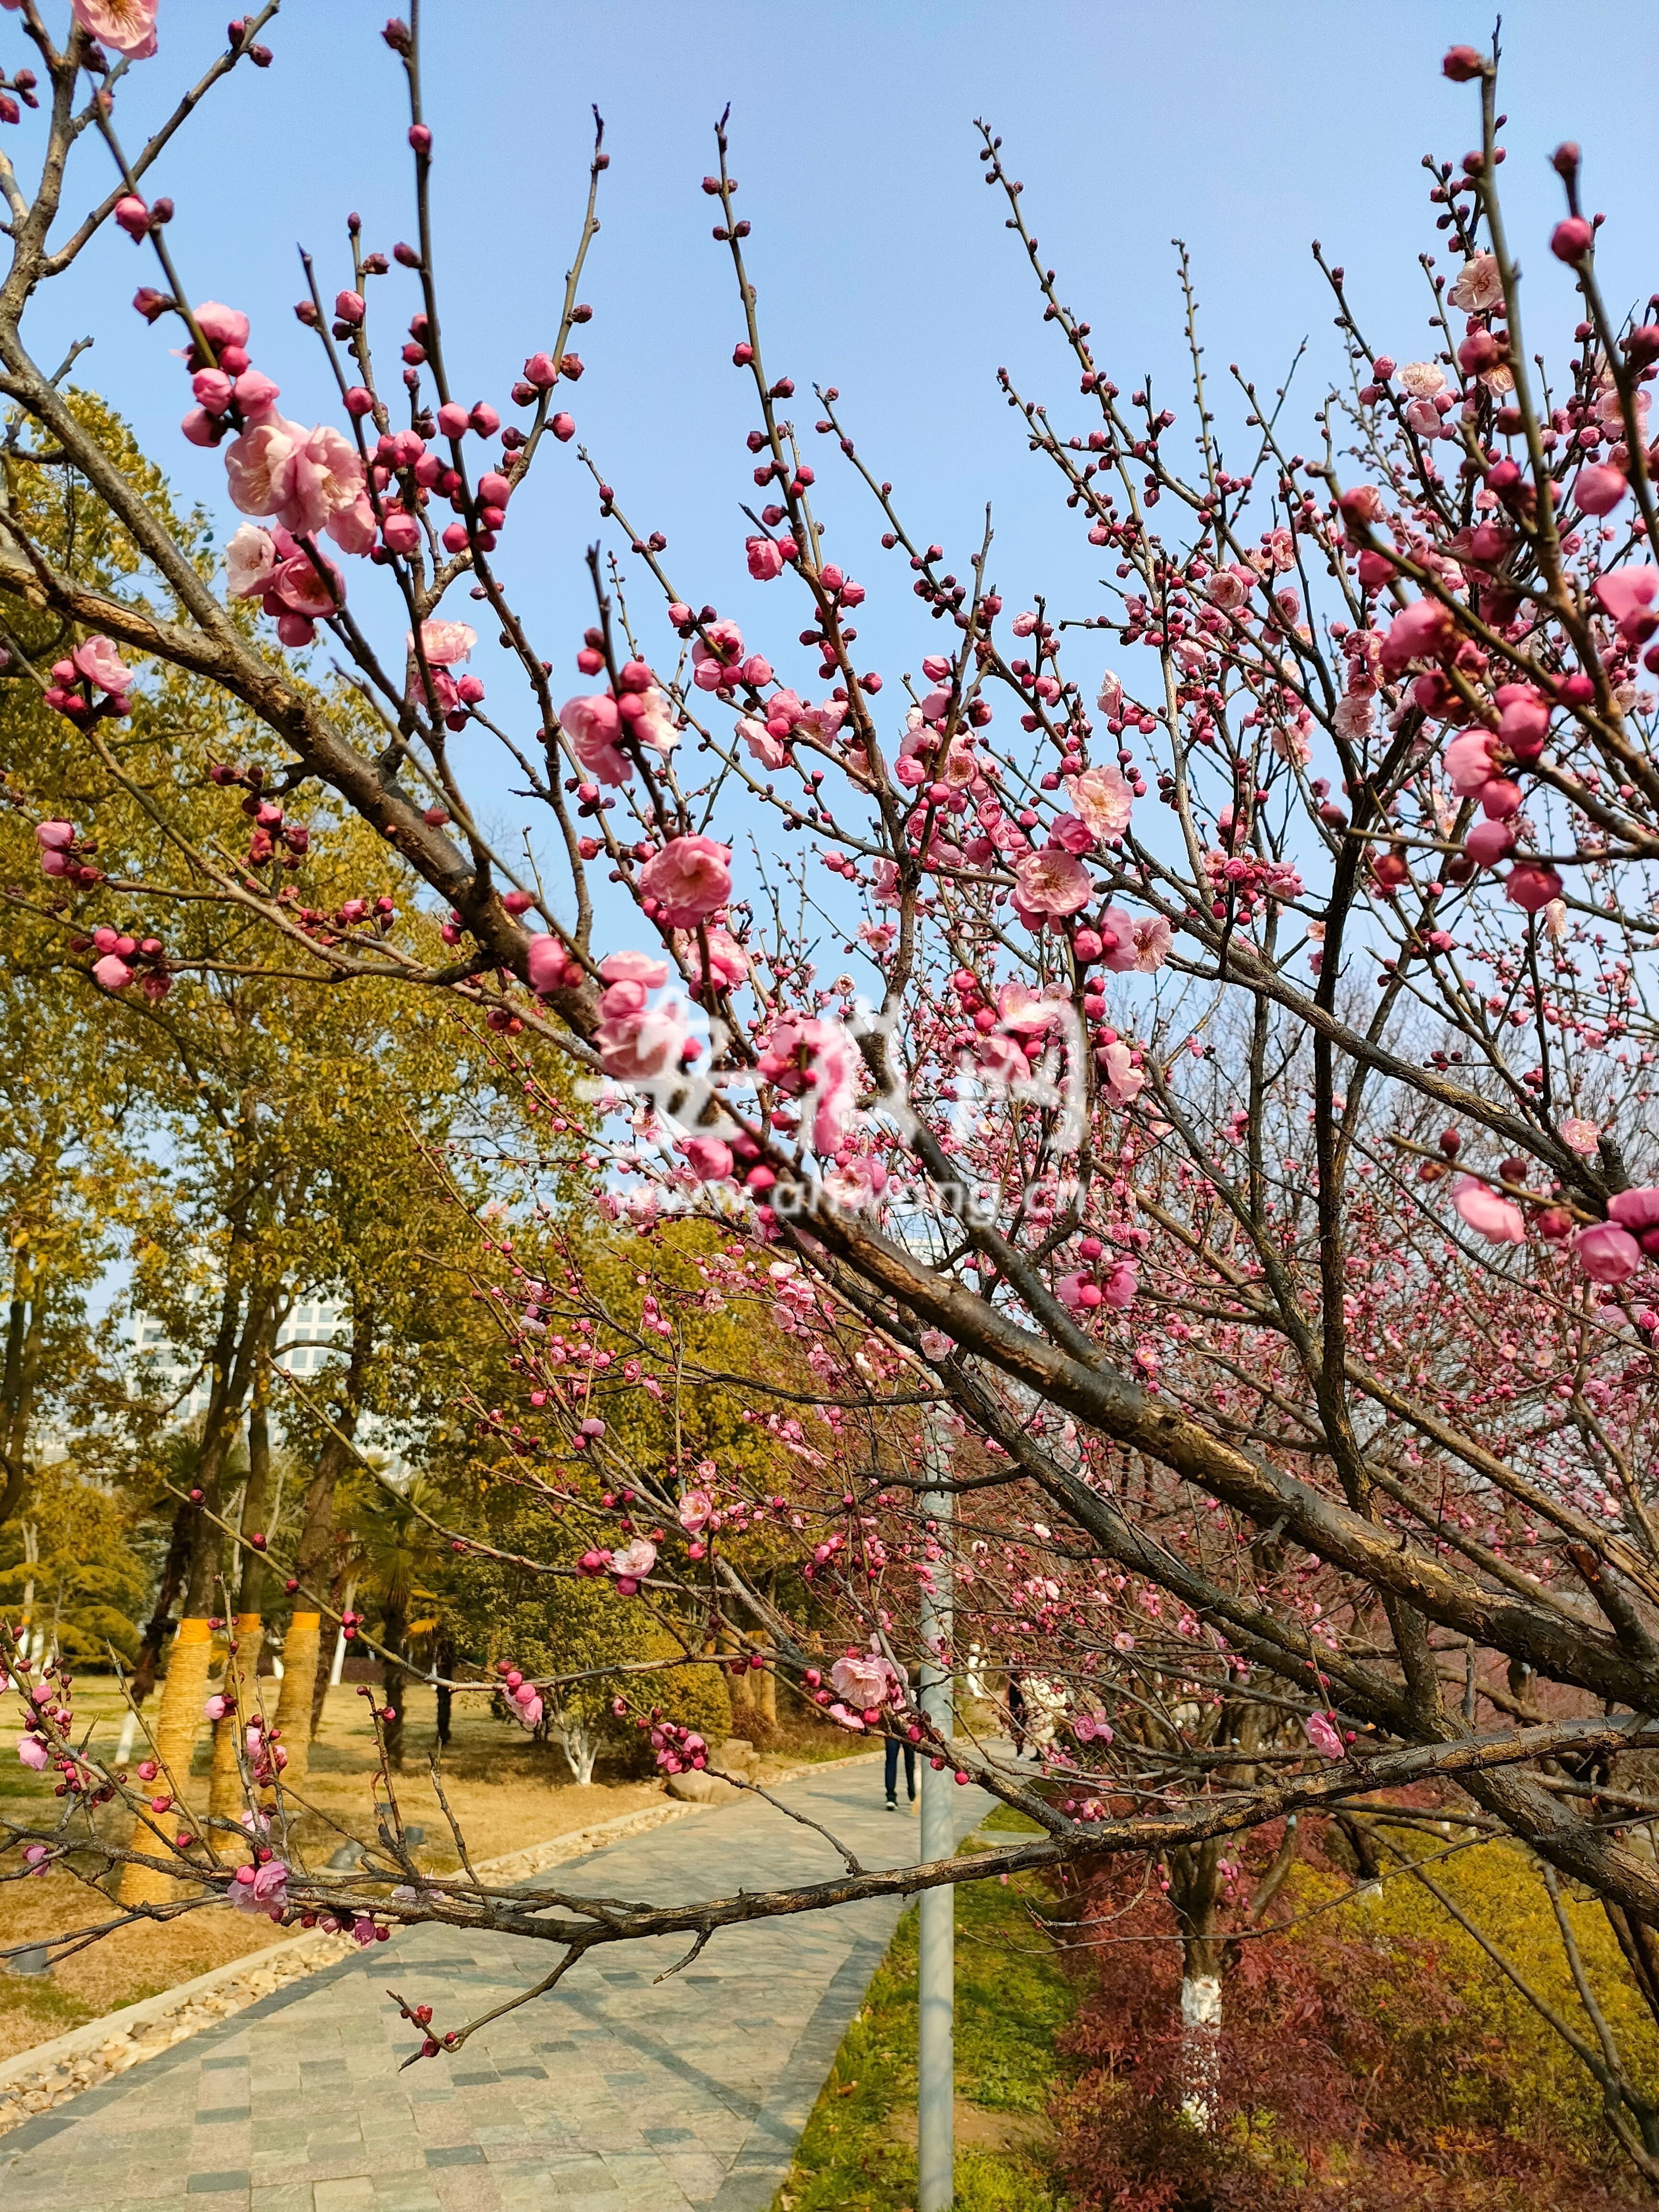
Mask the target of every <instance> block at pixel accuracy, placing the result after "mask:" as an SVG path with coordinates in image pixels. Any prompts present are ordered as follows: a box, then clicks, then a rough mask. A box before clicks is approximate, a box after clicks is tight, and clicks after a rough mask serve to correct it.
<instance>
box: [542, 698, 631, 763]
mask: <svg viewBox="0 0 1659 2212" xmlns="http://www.w3.org/2000/svg"><path fill="white" fill-rule="evenodd" d="M559 720H560V722H561V723H562V725H563V727H564V731H565V734H566V735H567V737H568V738H569V739H570V742H571V744H572V745H573V746H574V749H575V754H576V758H577V759H578V760H579V761H580V763H581V764H582V766H583V767H584V768H585V769H586V770H587V772H588V774H589V775H592V776H593V777H594V778H595V779H596V780H597V781H599V782H600V783H611V784H623V783H629V782H631V781H632V780H633V775H634V763H633V762H632V761H631V760H629V757H628V755H627V754H626V753H625V752H623V750H622V749H621V747H620V746H619V745H618V744H617V738H618V737H619V736H620V735H621V734H622V716H621V715H620V714H618V713H617V702H616V701H615V700H614V699H613V698H612V697H611V694H610V693H609V692H608V691H595V692H592V693H590V694H588V695H587V696H585V697H580V698H576V699H567V700H566V701H565V702H564V704H563V706H562V707H561V708H560V709H559Z"/></svg>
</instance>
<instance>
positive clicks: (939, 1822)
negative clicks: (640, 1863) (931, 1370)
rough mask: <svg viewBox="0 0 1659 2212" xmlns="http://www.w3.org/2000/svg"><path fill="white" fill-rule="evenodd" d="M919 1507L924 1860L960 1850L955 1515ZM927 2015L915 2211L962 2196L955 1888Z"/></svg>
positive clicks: (935, 1468) (925, 1915) (931, 1425)
mask: <svg viewBox="0 0 1659 2212" xmlns="http://www.w3.org/2000/svg"><path fill="white" fill-rule="evenodd" d="M923 1451H924V1453H925V1455H926V1466H927V1474H928V1475H929V1477H930V1478H931V1479H933V1480H939V1479H941V1478H943V1477H945V1476H946V1475H948V1474H949V1471H950V1462H949V1459H948V1457H947V1456H946V1452H945V1435H944V1425H943V1422H942V1421H941V1420H940V1419H939V1417H938V1416H937V1415H934V1414H931V1413H930V1414H929V1416H928V1418H927V1430H926V1433H925V1437H924V1441H923ZM921 1510H922V1513H923V1515H924V1516H926V1518H927V1519H928V1520H929V1521H931V1522H933V1536H934V1539H935V1541H936V1543H937V1545H938V1548H939V1558H938V1559H936V1560H935V1561H934V1562H933V1575H932V1577H930V1578H929V1579H928V1580H927V1581H924V1582H923V1583H922V1584H921V1637H922V1644H923V1650H924V1656H923V1659H922V1662H921V1710H922V1711H923V1713H924V1714H925V1715H926V1717H927V1719H928V1720H929V1721H930V1722H931V1723H933V1729H935V1731H936V1733H937V1737H938V1740H939V1741H940V1742H942V1743H943V1745H944V1746H945V1765H944V1767H943V1768H942V1769H941V1770H940V1771H939V1772H937V1773H935V1771H933V1761H932V1759H929V1758H928V1757H927V1755H926V1753H925V1752H924V1755H923V1758H922V1763H921V1856H922V1858H923V1859H924V1860H925V1861H931V1860H933V1859H947V1858H949V1857H951V1853H952V1852H953V1851H954V1850H955V1849H956V1809H955V1805H954V1802H953V1800H952V1796H951V1792H952V1791H953V1790H954V1789H955V1787H956V1784H955V1783H954V1781H953V1779H952V1778H951V1760H950V1744H951V1735H952V1734H953V1717H952V1699H951V1663H950V1644H951V1510H952V1500H951V1493H950V1492H949V1491H948V1490H931V1489H930V1490H924V1491H923V1492H921ZM920 1968H921V1971H920V1977H919V1980H920V1988H919V1992H918V1994H919V1998H920V2004H921V2020H920V2024H919V2034H918V2051H917V2060H918V2064H917V2073H916V2162H917V2166H918V2168H919V2182H918V2190H917V2196H916V2212H951V2205H952V2203H954V2202H955V2198H956V2153H955V2141H954V2135H955V2121H956V2018H955V2014H956V1891H955V1889H954V1888H952V1887H949V1886H946V1887H943V1888H939V1889H925V1890H924V1891H923V1892H922V1893H921V1960H920Z"/></svg>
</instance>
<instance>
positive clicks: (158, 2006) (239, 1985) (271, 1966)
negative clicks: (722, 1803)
mask: <svg viewBox="0 0 1659 2212" xmlns="http://www.w3.org/2000/svg"><path fill="white" fill-rule="evenodd" d="M869 1756H870V1754H869V1753H854V1756H853V1757H852V1758H851V1759H803V1760H800V1761H799V1762H798V1763H797V1764H795V1765H790V1766H787V1767H784V1768H782V1769H781V1771H779V1772H777V1773H775V1774H769V1775H767V1776H765V1777H764V1778H763V1781H762V1785H761V1786H762V1787H763V1789H768V1790H769V1789H772V1788H774V1787H775V1786H776V1785H777V1784H780V1783H783V1782H798V1781H799V1780H800V1779H801V1778H802V1777H803V1776H804V1775H809V1774H817V1773H820V1772H822V1771H823V1770H824V1769H825V1768H826V1767H828V1766H839V1765H857V1764H860V1763H861V1761H862V1759H866V1758H868V1757H869ZM711 1809H713V1808H710V1807H708V1806H707V1805H700V1804H696V1803H690V1802H684V1801H683V1800H681V1799H678V1798H671V1797H665V1799H664V1800H663V1801H662V1802H660V1803H659V1804H655V1805H641V1806H639V1807H638V1808H635V1811H633V1812H631V1813H619V1814H617V1815H616V1817H615V1818H614V1819H612V1820H600V1821H597V1822H595V1823H593V1824H592V1825H591V1826H587V1827H585V1828H571V1829H568V1831H567V1832H565V1833H564V1834H563V1835H562V1836H550V1838H548V1840H547V1841H546V1842H545V1843H543V1844H529V1845H527V1846H526V1848H525V1849H524V1850H517V1851H508V1852H507V1853H506V1854H505V1856H503V1857H500V1858H494V1859H481V1860H479V1861H477V1863H476V1864H475V1868H474V1871H475V1872H476V1873H477V1874H478V1875H481V1876H483V1878H484V1879H485V1880H490V1881H501V1882H518V1881H532V1880H533V1879H534V1877H535V1876H536V1875H538V1874H545V1873H546V1872H547V1870H548V1869H549V1868H550V1867H556V1866H562V1865H563V1864H564V1863H565V1862H566V1861H567V1860H569V1859H579V1858H586V1857H587V1856H588V1855H589V1853H590V1852H592V1851H596V1850H604V1849H605V1846H606V1845H607V1844H614V1843H620V1842H621V1841H622V1840H623V1838H624V1837H627V1836H637V1835H641V1834H644V1833H645V1832H647V1830H649V1829H651V1828H658V1827H661V1826H664V1825H665V1823H666V1822H668V1821H670V1820H684V1818H685V1817H686V1815H687V1814H692V1813H704V1812H708V1811H710V1810H711ZM354 1948H355V1945H354V1943H353V1940H352V1938H351V1937H350V1936H345V1935H327V1934H325V1933H324V1932H323V1931H322V1930H321V1929H307V1932H306V1933H305V1934H304V1935H303V1936H292V1937H290V1938H289V1941H288V1942H285V1943H273V1944H271V1945H270V1947H269V1948H267V1949H265V1950H264V1951H253V1952H250V1953H249V1954H248V1955H247V1956H246V1958H243V1959H233V1960H230V1961H229V1963H228V1965H226V1966H216V1967H214V1968H213V1970H212V1972H210V1973H205V1974H198V1975H197V1977H196V1978H195V1979H194V1980H193V1981H188V1982H180V1983H179V1985H178V1986H177V1988H175V1989H171V1990H161V1992H160V1994H159V1995H157V1996H153V1997H144V1998H143V1999H142V2000H141V2001H140V2002H138V2003H137V2004H131V2005H123V2006H122V2007H121V2008H120V2009H119V2011H118V2012H109V2013H105V2014H104V2015H102V2016H101V2018H100V2019H98V2020H89V2021H87V2022H86V2024H85V2025H84V2026H83V2027H73V2028H71V2029H70V2031H69V2033H67V2034H66V2035H59V2036H54V2037H53V2038H52V2041H51V2042H49V2043H37V2044H36V2045H34V2046H33V2049H32V2050H28V2051H19V2052H18V2054H17V2056H16V2057H15V2058H9V2059H7V2060H5V2061H3V2062H0V2136H3V2135H5V2134H6V2133H7V2132H8V2131H9V2130H10V2129H12V2128H15V2127H21V2125H22V2124H23V2122H24V2121H25V2120H29V2119H33V2118H35V2116H36V2115H37V2114H38V2113H40V2112H51V2111H52V2110H53V2108H54V2107H55V2106H58V2105H62V2104H66V2103H67V2102H68V2101H69V2100H70V2098H71V2097H78V2096H79V2095H80V2094H81V2093H82V2090H85V2089H91V2088H94V2087H97V2085H98V2084H99V2083H100V2082H101V2081H109V2080H111V2079H112V2077H113V2076H114V2075H118V2074H125V2072H126V2070H127V2069H128V2068H129V2067H130V2066H136V2065H137V2064H138V2063H140V2061H141V2060H143V2059H145V2058H153V2057H155V2055H156V2054H157V2053H158V2052H159V2051H167V2050H170V2049H171V2048H172V2046H173V2045H174V2044H175V2043H183V2042H184V2041H185V2040H186V2039H187V2038H189V2037H190V2036H192V2035H199V2034H201V2033H202V2032H203V2030H204V2029H205V2028H210V2027H217V2026H218V2024H219V2022H220V2021H222V2020H228V2018H229V2017H230V2016H231V2015H232V2014H234V2013H239V2012H240V2011H242V2010H243V2009H244V2008H245V2007H246V2006H248V2005H251V2004H257V2003H258V2001H259V1999H260V1998H261V1997H267V1996H270V1994H271V1992H272V1990H280V1989H283V1988H286V1986H287V1985H288V1984H289V1983H290V1982H297V1981H300V1980H301V1979H303V1978H304V1977H305V1976H306V1975H307V1974H314V1973H316V1972H319V1970H320V1969H321V1968H322V1967H325V1966H332V1965H333V1964H334V1962H335V1961H336V1960H338V1959H343V1958H346V1957H348V1956H349V1954H350V1953H351V1952H352V1950H353V1949H354Z"/></svg>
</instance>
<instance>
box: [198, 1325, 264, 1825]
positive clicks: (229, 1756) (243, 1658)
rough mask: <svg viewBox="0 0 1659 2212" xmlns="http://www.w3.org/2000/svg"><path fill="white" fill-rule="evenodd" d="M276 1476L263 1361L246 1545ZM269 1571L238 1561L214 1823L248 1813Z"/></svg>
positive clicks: (217, 1742)
mask: <svg viewBox="0 0 1659 2212" xmlns="http://www.w3.org/2000/svg"><path fill="white" fill-rule="evenodd" d="M278 1321H279V1316H278V1315H277V1313H276V1310H275V1309H274V1308H273V1309H272V1310H271V1311H270V1316H269V1317H268V1318H267V1320H266V1322H265V1326H264V1330H263V1331H262V1333H261V1336H260V1340H259V1346H258V1349H259V1352H261V1353H262V1354H264V1355H269V1354H270V1352H271V1351H272V1350H273V1348H274V1346H275V1344H276V1329H277V1325H278ZM275 1502H276V1469H275V1468H274V1466H273V1464H272V1462H271V1455H270V1369H269V1368H268V1367H267V1366H266V1365H265V1364H264V1358H260V1360H259V1363H258V1365H257V1366H256V1367H255V1369H254V1370H253V1380H252V1389H251V1391H250V1394H249V1400H248V1416H247V1487H246V1490H245V1491H244V1492H243V1493H242V1517H241V1522H240V1528H241V1533H242V1535H243V1537H244V1539H246V1538H248V1537H252V1536H254V1535H264V1534H269V1523H270V1509H271V1507H272V1505H273V1504H275ZM268 1575H269V1570H268V1569H267V1567H266V1565H265V1562H264V1558H263V1557H262V1556H261V1554H260V1553H258V1552H256V1551H252V1550H250V1551H245V1552H244V1553H242V1555H241V1588H240V1591H239V1593H238V1595H237V1601H236V1616H235V1633H234V1639H233V1640H234V1644H235V1647H236V1648H235V1651H234V1655H227V1658H226V1663H225V1680H224V1688H225V1692H226V1694H227V1695H228V1696H230V1695H233V1694H234V1700H235V1702H234V1707H233V1710H232V1711H230V1712H228V1713H227V1714H226V1716H225V1717H224V1718H223V1720H222V1721H219V1722H217V1723H216V1724H215V1729H214V1738H213V1784H212V1790H211V1794H210V1799H209V1805H210V1810H211V1812H212V1813H213V1814H214V1817H215V1818H216V1819H217V1820H235V1819H237V1818H239V1817H240V1814H242V1813H243V1812H244V1811H245V1810H246V1807H245V1805H244V1803H243V1790H242V1774H241V1765H240V1759H239V1757H238V1753H239V1752H240V1749H241V1747H242V1744H243V1741H244V1735H243V1732H244V1730H245V1729H246V1727H247V1723H248V1719H249V1717H250V1716H251V1715H252V1714H254V1713H257V1712H258V1711H259V1654H260V1651H261V1650H262V1649H263V1647H264V1594H265V1584H266V1581H267V1579H268Z"/></svg>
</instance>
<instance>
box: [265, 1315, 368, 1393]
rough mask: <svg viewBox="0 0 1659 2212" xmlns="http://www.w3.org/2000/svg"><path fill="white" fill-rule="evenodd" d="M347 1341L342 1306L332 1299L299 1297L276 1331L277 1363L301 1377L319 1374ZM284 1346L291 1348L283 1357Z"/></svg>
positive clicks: (342, 1352) (346, 1329)
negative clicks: (286, 1355)
mask: <svg viewBox="0 0 1659 2212" xmlns="http://www.w3.org/2000/svg"><path fill="white" fill-rule="evenodd" d="M350 1340H351V1331H350V1328H349V1325H348V1322H347V1320H346V1310H345V1308H344V1307H343V1305H340V1304H337V1302H336V1301H335V1300H334V1299H332V1298H302V1299H301V1302H300V1304H298V1305H296V1306H295V1309H294V1310H293V1311H292V1313H290V1314H289V1317H288V1319H287V1320H286V1321H285V1322H283V1326H282V1328H281V1329H280V1331H279V1332H278V1334H277V1338H276V1364H277V1365H278V1366H279V1367H281V1368H283V1370H285V1371H286V1372H287V1373H288V1374H289V1375H292V1376H296V1377H298V1378H300V1379H301V1380H303V1379H304V1377H305V1376H308V1375H320V1374H321V1373H322V1371H323V1370H324V1368H325V1367H326V1366H328V1365H330V1364H331V1362H332V1361H334V1360H335V1359H336V1358H340V1357H343V1354H344V1353H345V1352H346V1351H347V1350H348V1348H349V1344H350ZM284 1346H292V1347H293V1349H292V1351H291V1352H289V1356H288V1358H283V1348H284Z"/></svg>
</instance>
